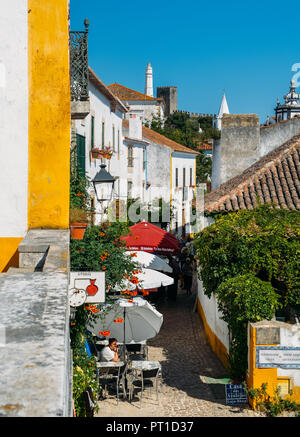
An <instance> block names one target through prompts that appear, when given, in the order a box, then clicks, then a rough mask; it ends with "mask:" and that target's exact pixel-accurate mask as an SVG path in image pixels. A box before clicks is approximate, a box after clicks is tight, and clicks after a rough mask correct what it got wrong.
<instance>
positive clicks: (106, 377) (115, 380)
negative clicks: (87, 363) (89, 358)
mask: <svg viewBox="0 0 300 437" xmlns="http://www.w3.org/2000/svg"><path fill="white" fill-rule="evenodd" d="M97 370H98V375H97V380H98V384H100V385H101V386H102V387H103V391H104V393H105V394H106V396H105V397H108V394H109V392H108V387H112V388H113V389H115V390H116V394H117V404H118V403H119V389H120V385H121V384H122V390H123V396H124V399H126V397H127V396H126V373H127V363H125V364H124V365H123V366H120V367H101V362H98V363H97Z"/></svg>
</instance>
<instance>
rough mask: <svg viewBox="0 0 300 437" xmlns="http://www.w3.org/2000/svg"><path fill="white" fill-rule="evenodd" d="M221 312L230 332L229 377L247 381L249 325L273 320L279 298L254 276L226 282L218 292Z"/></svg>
mask: <svg viewBox="0 0 300 437" xmlns="http://www.w3.org/2000/svg"><path fill="white" fill-rule="evenodd" d="M216 295H217V296H218V308H219V310H220V311H221V312H222V319H223V320H225V322H227V324H228V329H229V331H230V332H231V344H230V354H229V360H228V364H229V374H230V376H231V377H232V378H239V379H242V380H243V379H244V375H245V371H246V369H247V352H248V347H247V322H248V321H249V322H257V321H259V320H263V319H268V320H270V319H271V318H272V317H273V315H274V313H275V311H276V309H277V308H279V306H280V303H279V301H278V300H279V296H278V294H277V293H276V292H275V290H274V288H273V287H272V286H271V285H270V284H269V283H267V282H264V281H261V280H260V279H258V278H257V277H255V276H254V275H253V274H252V273H248V274H246V275H237V276H235V277H234V278H230V279H227V280H226V281H224V282H222V284H221V285H220V286H219V287H218V289H217V290H216Z"/></svg>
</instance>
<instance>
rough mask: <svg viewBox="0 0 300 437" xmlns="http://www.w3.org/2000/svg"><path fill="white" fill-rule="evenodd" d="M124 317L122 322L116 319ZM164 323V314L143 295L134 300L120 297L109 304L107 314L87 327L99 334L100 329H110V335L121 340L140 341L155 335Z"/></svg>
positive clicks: (125, 341) (127, 341)
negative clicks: (129, 300) (130, 300)
mask: <svg viewBox="0 0 300 437" xmlns="http://www.w3.org/2000/svg"><path fill="white" fill-rule="evenodd" d="M118 318H121V319H123V321H122V322H121V323H116V322H114V320H117V319H118ZM162 323H163V315H162V314H161V313H159V312H158V311H157V310H156V309H155V308H154V307H153V305H151V304H150V303H149V302H147V301H146V300H145V299H143V298H142V297H135V298H133V302H132V303H130V302H128V300H127V299H124V298H119V299H118V300H117V301H116V303H115V304H112V305H108V306H107V307H106V309H105V316H104V317H98V318H97V320H96V322H95V323H94V322H91V323H90V325H87V329H88V330H89V331H91V332H92V333H93V334H95V335H98V336H99V331H100V332H101V331H110V335H109V336H110V337H114V338H116V339H117V340H118V341H119V342H124V343H127V344H128V343H130V342H132V341H134V342H139V341H143V340H148V339H149V338H153V337H155V336H156V335H157V334H158V332H159V331H160V328H161V325H162Z"/></svg>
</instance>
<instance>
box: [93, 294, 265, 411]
mask: <svg viewBox="0 0 300 437" xmlns="http://www.w3.org/2000/svg"><path fill="white" fill-rule="evenodd" d="M195 296H196V295H195V294H193V295H192V296H186V294H185V292H184V291H182V290H179V294H178V296H177V301H176V302H169V301H166V302H164V303H161V304H159V305H157V309H158V311H160V312H161V313H163V316H164V322H163V325H162V329H161V331H160V333H159V334H158V335H157V336H156V337H155V338H154V339H152V340H149V341H148V345H149V349H148V351H149V360H153V361H159V362H160V363H161V365H162V384H161V387H160V392H159V401H158V402H156V397H155V393H154V392H155V390H154V389H152V393H151V394H150V393H149V389H147V391H146V392H144V393H145V395H144V396H143V401H142V403H141V402H140V401H139V399H138V398H137V400H136V401H133V402H132V403H131V404H130V403H129V402H123V401H119V405H117V401H116V399H105V400H104V401H100V402H99V407H100V408H99V412H98V413H97V416H98V417H122V416H124V417H217V416H219V417H222V416H226V417H230V416H231V417H239V416H244V417H255V416H256V417H257V416H260V414H259V413H256V412H254V411H252V410H251V409H250V407H248V406H242V407H241V406H238V407H232V406H229V405H226V403H225V387H224V379H226V377H227V375H226V369H225V368H224V367H223V365H222V363H221V362H220V361H219V360H218V358H217V357H216V356H215V355H214V353H213V352H212V351H211V349H210V347H209V344H208V342H207V340H206V338H205V334H204V329H203V325H202V321H201V319H200V316H199V315H198V313H197V312H193V307H194V303H195ZM225 382H226V381H225Z"/></svg>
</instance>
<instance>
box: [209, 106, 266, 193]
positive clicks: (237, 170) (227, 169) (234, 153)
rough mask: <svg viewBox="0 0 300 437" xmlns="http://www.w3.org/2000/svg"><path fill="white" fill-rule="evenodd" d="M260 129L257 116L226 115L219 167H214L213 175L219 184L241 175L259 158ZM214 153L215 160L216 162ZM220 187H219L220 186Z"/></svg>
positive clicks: (223, 123) (223, 124)
mask: <svg viewBox="0 0 300 437" xmlns="http://www.w3.org/2000/svg"><path fill="white" fill-rule="evenodd" d="M259 140H260V127H259V118H258V116H257V115H256V114H224V115H223V118H222V131H221V143H220V147H219V151H218V152H217V154H218V162H219V166H218V168H216V166H214V173H213V175H212V180H213V185H214V187H215V183H214V179H215V178H216V176H217V177H218V184H219V185H222V184H223V183H224V182H226V181H228V180H229V179H231V178H233V177H234V176H237V175H239V174H241V173H242V172H243V171H244V170H246V168H248V167H250V166H251V165H252V164H253V163H254V162H256V161H257V160H258V158H259ZM214 153H215V150H214V151H213V160H214ZM219 185H218V186H219Z"/></svg>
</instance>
